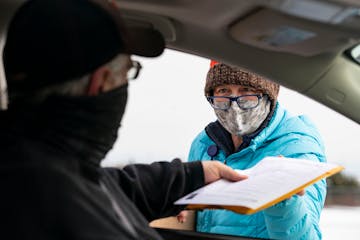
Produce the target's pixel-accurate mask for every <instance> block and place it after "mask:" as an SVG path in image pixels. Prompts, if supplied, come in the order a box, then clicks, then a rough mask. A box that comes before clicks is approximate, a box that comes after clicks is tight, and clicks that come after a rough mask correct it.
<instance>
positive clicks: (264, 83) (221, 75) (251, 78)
mask: <svg viewBox="0 0 360 240" xmlns="http://www.w3.org/2000/svg"><path fill="white" fill-rule="evenodd" d="M210 66H211V67H210V69H209V71H208V73H207V77H206V83H205V89H204V90H205V96H212V95H213V93H214V89H215V87H217V86H220V85H224V84H238V85H241V86H247V87H252V88H255V89H258V90H260V91H261V92H263V93H264V94H266V95H268V96H269V99H270V101H271V112H272V111H273V110H274V107H275V106H276V101H277V97H278V94H279V88H280V86H279V84H277V83H275V82H272V81H270V80H268V79H266V78H264V77H262V76H260V75H257V74H255V73H252V72H249V71H246V70H243V69H240V68H236V67H230V66H228V65H225V64H223V63H217V62H215V61H211V64H210Z"/></svg>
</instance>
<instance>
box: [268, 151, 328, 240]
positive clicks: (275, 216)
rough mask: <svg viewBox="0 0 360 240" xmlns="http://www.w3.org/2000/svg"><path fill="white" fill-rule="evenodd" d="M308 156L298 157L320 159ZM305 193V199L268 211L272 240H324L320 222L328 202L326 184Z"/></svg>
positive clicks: (308, 189)
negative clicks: (325, 204)
mask: <svg viewBox="0 0 360 240" xmlns="http://www.w3.org/2000/svg"><path fill="white" fill-rule="evenodd" d="M305 155H306V156H305ZM305 155H302V156H298V157H299V158H307V159H309V158H313V159H314V160H315V159H316V157H315V156H314V155H311V154H305ZM305 190H306V193H305V195H304V196H298V195H294V196H292V197H291V198H289V199H287V200H284V201H282V202H280V203H278V204H275V205H274V206H272V207H270V208H268V209H266V210H264V217H265V222H266V226H267V229H268V233H269V237H270V238H272V239H314V240H316V239H321V231H320V228H319V220H320V213H321V210H322V208H323V205H324V201H325V195H326V181H325V180H321V181H319V182H317V183H315V184H313V185H312V186H310V187H307V188H306V189H305Z"/></svg>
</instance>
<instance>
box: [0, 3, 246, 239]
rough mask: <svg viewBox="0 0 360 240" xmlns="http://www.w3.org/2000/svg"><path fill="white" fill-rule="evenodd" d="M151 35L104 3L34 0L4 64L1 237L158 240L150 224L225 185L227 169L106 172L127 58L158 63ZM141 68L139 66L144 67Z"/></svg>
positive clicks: (172, 165) (156, 37) (168, 165)
mask: <svg viewBox="0 0 360 240" xmlns="http://www.w3.org/2000/svg"><path fill="white" fill-rule="evenodd" d="M163 49H164V41H163V39H162V36H161V35H160V34H159V33H158V32H156V31H155V30H143V29H132V30H131V31H130V30H126V29H125V28H124V27H123V26H122V25H121V19H119V17H118V12H117V9H116V7H115V6H114V4H110V1H105V0H52V1H49V0H30V1H27V2H26V3H25V4H24V5H23V6H22V7H21V8H20V9H19V10H18V11H17V12H16V14H15V16H14V18H13V19H12V21H11V23H10V25H9V30H8V34H7V40H6V44H5V47H4V53H3V60H4V67H5V73H6V77H7V84H8V93H9V107H8V109H7V110H2V111H0V134H1V137H0V151H1V160H0V186H1V193H2V194H1V202H0V205H1V208H0V209H1V211H0V212H1V214H2V219H5V221H6V222H5V221H4V223H3V224H2V227H1V229H2V231H1V234H2V236H9V239H23V240H25V239H160V236H159V235H158V234H157V233H156V232H155V231H154V230H153V229H151V228H149V227H148V221H151V220H153V219H156V218H160V217H164V216H170V215H176V214H177V213H178V212H179V211H180V210H181V207H179V206H174V205H173V202H174V201H175V200H176V199H178V198H179V197H181V196H183V195H185V194H187V193H189V192H191V191H193V190H195V189H196V188H198V187H200V186H202V185H204V184H206V183H209V182H212V181H215V180H217V179H219V178H221V177H224V178H227V179H229V180H233V181H238V180H241V179H242V178H243V177H242V176H240V175H238V174H237V173H235V172H234V171H233V170H231V169H230V168H228V167H226V166H224V165H222V164H220V163H219V162H217V161H216V162H203V163H201V162H194V163H182V162H181V161H180V160H174V161H172V162H158V163H153V164H151V165H145V164H139V165H129V166H127V167H125V168H124V169H121V170H120V169H115V168H100V166H99V163H100V161H101V160H102V159H103V157H104V156H105V154H106V153H107V152H108V151H109V150H110V149H111V147H112V146H113V143H114V141H115V140H116V137H117V130H118V128H119V125H120V120H121V117H122V115H123V112H124V109H125V105H126V98H127V84H128V83H127V81H128V78H129V76H127V72H128V70H129V69H131V68H135V69H136V68H137V67H138V64H136V63H135V62H134V61H132V60H131V57H130V55H131V54H137V55H141V56H157V55H159V54H161V53H162V51H163ZM137 69H138V68H137Z"/></svg>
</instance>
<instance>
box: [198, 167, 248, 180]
mask: <svg viewBox="0 0 360 240" xmlns="http://www.w3.org/2000/svg"><path fill="white" fill-rule="evenodd" d="M202 165H203V170H204V177H205V183H206V184H207V183H211V182H214V181H216V180H218V179H220V178H224V179H227V180H229V181H240V180H243V179H246V178H247V176H245V175H241V174H239V173H237V172H236V171H235V170H233V169H232V168H230V167H229V166H226V165H225V164H223V163H221V162H218V161H203V162H202Z"/></svg>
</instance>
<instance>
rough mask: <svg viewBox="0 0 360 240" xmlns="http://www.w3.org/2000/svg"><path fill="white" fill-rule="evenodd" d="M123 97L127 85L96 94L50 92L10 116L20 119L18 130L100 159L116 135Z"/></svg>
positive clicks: (68, 149) (124, 99)
mask: <svg viewBox="0 0 360 240" xmlns="http://www.w3.org/2000/svg"><path fill="white" fill-rule="evenodd" d="M126 101H127V85H125V86H121V87H119V88H117V89H114V90H112V91H109V92H106V93H102V94H99V95H97V96H76V97H72V96H70V97H69V96H51V97H49V98H47V99H46V100H45V101H44V102H43V103H42V104H39V105H31V106H26V107H23V108H22V109H21V111H19V109H18V108H14V110H13V112H16V114H15V117H14V115H13V114H11V115H10V116H12V117H11V118H12V119H16V120H15V122H17V123H19V122H21V124H17V132H19V131H21V132H22V133H25V134H30V135H28V136H29V137H31V138H36V139H42V141H46V143H47V144H51V145H55V146H56V149H60V150H61V151H66V152H69V151H70V152H75V154H77V155H81V156H82V157H84V158H86V159H92V160H96V161H97V162H99V161H100V160H102V159H103V158H104V157H105V154H106V153H107V152H108V151H109V150H110V149H111V148H112V146H113V144H114V142H115V141H116V139H117V132H118V129H119V127H120V121H121V119H122V116H123V114H124V111H125V106H126ZM25 109H26V110H25ZM10 112H12V111H10ZM12 125H15V124H14V122H13V124H12ZM19 125H21V128H20V129H19Z"/></svg>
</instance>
